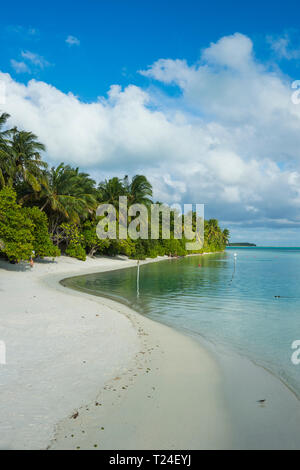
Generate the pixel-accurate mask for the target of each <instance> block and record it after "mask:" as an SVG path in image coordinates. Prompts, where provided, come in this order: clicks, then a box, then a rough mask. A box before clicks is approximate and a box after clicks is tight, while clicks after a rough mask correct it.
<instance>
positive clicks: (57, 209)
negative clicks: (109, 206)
mask: <svg viewBox="0 0 300 470" xmlns="http://www.w3.org/2000/svg"><path fill="white" fill-rule="evenodd" d="M38 198H39V205H40V206H41V207H40V208H41V211H45V212H47V214H48V217H49V222H50V231H51V232H52V233H54V232H55V231H56V229H57V227H58V225H59V224H60V223H62V222H63V221H64V220H68V221H70V222H72V223H79V222H80V220H81V219H85V218H87V217H88V215H89V214H92V213H93V212H94V211H95V209H96V206H97V201H96V190H95V181H94V180H92V179H91V178H90V177H89V176H88V175H87V174H86V173H80V172H79V169H78V168H72V167H70V166H69V165H64V163H61V164H60V165H59V166H58V167H57V168H54V167H52V168H51V170H50V171H48V172H47V183H46V184H43V185H42V189H41V191H40V193H39V194H38Z"/></svg>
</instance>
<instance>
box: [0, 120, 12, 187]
mask: <svg viewBox="0 0 300 470" xmlns="http://www.w3.org/2000/svg"><path fill="white" fill-rule="evenodd" d="M9 117H10V115H9V114H7V113H2V114H1V115H0V188H2V187H4V186H5V185H6V184H7V182H9V173H10V167H9V158H8V156H9V149H8V142H9V140H8V138H9V134H10V132H11V131H10V130H3V128H4V127H5V125H6V122H7V120H8V119H9Z"/></svg>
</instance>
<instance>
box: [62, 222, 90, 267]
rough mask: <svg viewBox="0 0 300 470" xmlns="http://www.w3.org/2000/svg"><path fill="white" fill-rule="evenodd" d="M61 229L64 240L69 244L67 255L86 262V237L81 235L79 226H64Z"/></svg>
mask: <svg viewBox="0 0 300 470" xmlns="http://www.w3.org/2000/svg"><path fill="white" fill-rule="evenodd" d="M61 229H62V230H63V234H64V239H65V241H66V244H67V248H66V250H65V253H66V255H67V256H71V257H72V258H77V259H80V260H82V261H85V260H86V252H85V249H84V247H83V244H84V237H83V235H82V234H81V233H80V231H79V227H78V225H76V224H62V225H61Z"/></svg>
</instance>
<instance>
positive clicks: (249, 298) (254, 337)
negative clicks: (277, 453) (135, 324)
mask: <svg viewBox="0 0 300 470" xmlns="http://www.w3.org/2000/svg"><path fill="white" fill-rule="evenodd" d="M235 253H236V255H237V256H236V257H235V256H234V254H235ZM299 279H300V248H228V249H227V250H226V252H224V253H216V254H211V255H207V256H191V257H187V258H180V259H167V260H165V261H162V262H160V263H151V264H146V265H142V266H141V267H140V285H139V296H138V295H137V268H128V269H123V270H117V271H111V272H107V273H100V274H92V275H86V276H79V277H75V278H70V279H67V280H64V281H63V283H64V285H66V286H68V287H72V288H75V289H79V290H83V291H86V292H89V293H92V294H95V295H104V296H108V297H110V298H112V299H114V300H117V301H122V302H125V303H127V304H128V305H129V306H131V307H132V308H134V309H135V310H137V311H139V312H140V313H142V314H144V315H147V316H149V317H150V318H152V319H153V320H156V321H160V322H162V323H165V324H167V325H169V326H173V327H175V328H177V329H181V330H184V331H186V332H190V333H192V334H196V335H201V336H202V337H204V338H206V339H207V340H209V341H210V342H211V343H212V344H214V345H215V347H217V348H218V347H221V348H226V349H228V350H231V351H234V352H237V353H239V354H242V355H244V356H247V357H248V358H249V359H251V360H252V361H255V362H256V363H258V364H260V365H262V366H264V367H265V368H267V369H268V370H270V371H271V372H273V373H274V374H276V375H277V376H278V377H280V378H281V379H282V380H283V381H284V382H285V383H286V384H287V385H288V386H289V387H290V388H291V389H293V390H294V392H295V393H296V394H297V395H298V397H300V365H299V366H295V365H294V364H293V363H292V361H291V356H292V353H293V350H292V349H291V345H292V342H293V341H294V340H297V339H300V283H299Z"/></svg>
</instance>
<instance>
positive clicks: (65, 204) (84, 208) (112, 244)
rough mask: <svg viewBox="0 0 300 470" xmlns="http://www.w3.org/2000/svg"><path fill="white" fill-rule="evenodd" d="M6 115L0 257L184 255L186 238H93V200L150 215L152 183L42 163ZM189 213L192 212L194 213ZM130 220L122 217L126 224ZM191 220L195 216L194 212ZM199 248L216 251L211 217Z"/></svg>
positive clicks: (27, 135) (36, 145) (35, 144)
mask: <svg viewBox="0 0 300 470" xmlns="http://www.w3.org/2000/svg"><path fill="white" fill-rule="evenodd" d="M9 117H10V116H9V115H8V114H6V113H2V114H0V256H2V257H5V258H7V259H8V260H10V261H11V262H19V261H21V260H28V259H30V258H32V257H40V258H43V257H48V256H50V257H56V256H59V254H60V253H64V254H65V255H67V256H72V257H75V258H78V259H81V260H85V259H86V256H95V255H97V254H104V255H118V254H123V255H127V256H129V257H131V258H137V259H144V258H145V257H156V256H158V255H166V254H167V255H171V256H184V255H186V254H187V251H186V249H185V243H186V240H185V238H184V237H183V238H182V239H177V238H176V237H175V234H174V229H172V228H171V235H170V239H162V236H161V233H162V232H161V227H160V236H159V238H158V239H157V240H151V239H141V238H138V239H137V240H133V239H131V238H129V237H127V239H116V240H110V239H104V240H102V239H99V238H98V236H97V233H96V226H97V224H98V222H99V217H97V215H96V209H97V207H98V205H99V204H100V203H107V204H112V205H113V206H114V207H115V209H116V214H117V217H118V218H120V222H121V211H120V210H119V197H120V196H127V200H128V206H129V207H130V206H131V205H133V204H136V203H140V204H144V205H145V206H146V207H147V210H148V213H149V216H150V205H151V204H152V203H153V199H152V196H153V195H152V185H151V183H150V182H149V181H148V179H147V178H146V177H145V176H144V175H135V176H133V177H132V178H131V179H130V178H129V177H128V176H125V177H124V178H119V177H116V176H114V177H112V178H110V179H106V180H104V181H103V182H101V183H100V184H98V185H97V183H96V182H95V181H94V180H93V178H91V177H90V175H88V174H87V173H85V172H82V171H80V169H79V168H73V167H71V166H70V165H65V164H64V163H60V164H59V165H58V166H57V167H51V168H49V166H48V164H47V163H46V162H45V161H44V159H43V156H42V155H43V152H45V150H46V149H45V146H44V145H43V144H42V143H41V142H39V140H38V137H37V136H36V135H35V134H33V133H32V132H28V131H24V130H19V129H17V128H16V127H14V128H11V129H10V128H9V126H8V120H9ZM194 215H195V214H194ZM131 220H132V217H128V221H127V223H129V222H130V221H131ZM194 223H195V218H194ZM204 229H205V230H204V245H203V247H202V249H201V250H200V251H202V252H203V251H205V252H208V251H219V250H223V249H224V248H225V246H226V245H227V244H228V242H229V231H228V230H227V229H224V230H223V231H222V230H221V228H220V226H219V224H218V221H217V220H216V219H210V220H207V221H205V223H204Z"/></svg>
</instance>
